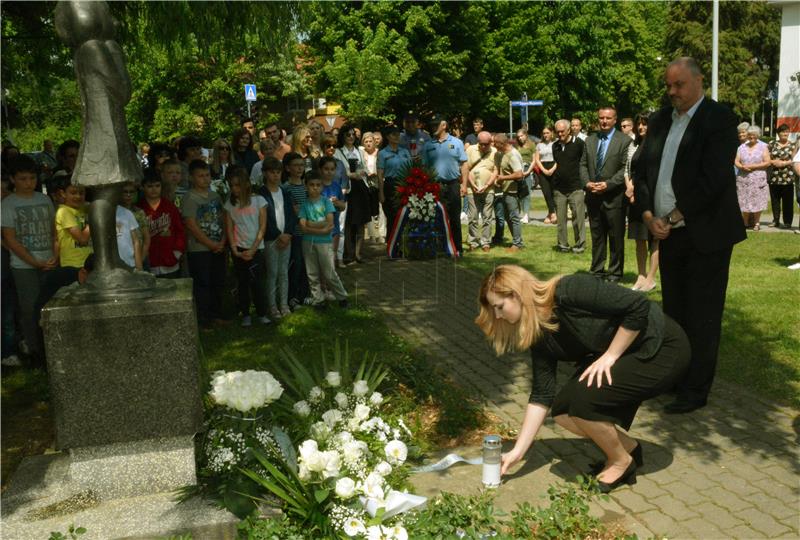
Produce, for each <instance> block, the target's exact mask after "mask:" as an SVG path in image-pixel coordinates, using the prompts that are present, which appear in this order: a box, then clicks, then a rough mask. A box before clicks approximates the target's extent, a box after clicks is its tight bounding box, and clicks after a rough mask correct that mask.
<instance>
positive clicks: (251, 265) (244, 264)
mask: <svg viewBox="0 0 800 540" xmlns="http://www.w3.org/2000/svg"><path fill="white" fill-rule="evenodd" d="M239 249H240V250H243V249H247V248H239ZM233 271H234V272H235V273H236V289H237V296H238V298H237V299H238V301H239V313H241V314H242V315H250V300H251V298H252V301H253V304H254V305H255V306H256V315H258V316H259V317H264V316H266V315H267V259H266V257H264V250H263V249H259V250H258V251H256V253H255V255H253V258H252V259H251V260H249V261H245V260H244V259H240V258H239V257H234V258H233Z"/></svg>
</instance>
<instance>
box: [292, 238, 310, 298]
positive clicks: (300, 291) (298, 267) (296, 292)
mask: <svg viewBox="0 0 800 540" xmlns="http://www.w3.org/2000/svg"><path fill="white" fill-rule="evenodd" d="M298 228H299V225H298ZM309 294H311V289H310V288H309V286H308V275H307V274H306V263H305V259H303V237H302V236H301V235H299V234H293V235H292V251H291V254H290V255H289V300H292V299H294V300H296V301H297V302H300V303H302V302H303V300H305V299H306V298H307V297H308V296H309Z"/></svg>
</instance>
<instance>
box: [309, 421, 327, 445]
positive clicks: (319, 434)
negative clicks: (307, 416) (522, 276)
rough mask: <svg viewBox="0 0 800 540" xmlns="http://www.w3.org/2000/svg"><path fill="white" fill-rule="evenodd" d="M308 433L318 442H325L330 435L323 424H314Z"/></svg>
mask: <svg viewBox="0 0 800 540" xmlns="http://www.w3.org/2000/svg"><path fill="white" fill-rule="evenodd" d="M309 431H310V432H311V436H312V437H314V438H315V439H317V440H320V441H324V440H326V439H327V438H328V437H329V436H330V434H331V428H329V427H328V424H326V423H325V422H316V423H315V424H314V425H312V426H311V429H310V430H309Z"/></svg>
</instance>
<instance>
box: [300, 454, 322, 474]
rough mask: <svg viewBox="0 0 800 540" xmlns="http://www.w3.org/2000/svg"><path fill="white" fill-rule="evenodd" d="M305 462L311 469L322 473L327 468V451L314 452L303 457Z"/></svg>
mask: <svg viewBox="0 0 800 540" xmlns="http://www.w3.org/2000/svg"><path fill="white" fill-rule="evenodd" d="M303 463H305V464H306V467H308V470H309V471H311V472H316V473H321V472H323V471H324V470H325V467H326V465H327V464H328V460H327V456H326V455H325V452H314V453H313V454H309V455H308V456H307V457H306V458H305V459H303Z"/></svg>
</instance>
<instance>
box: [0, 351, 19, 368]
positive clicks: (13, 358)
mask: <svg viewBox="0 0 800 540" xmlns="http://www.w3.org/2000/svg"><path fill="white" fill-rule="evenodd" d="M0 364H2V365H4V366H6V367H20V366H21V365H22V362H21V361H20V359H19V357H18V356H17V355H16V354H12V355H10V356H6V357H5V358H3V359H2V360H0Z"/></svg>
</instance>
